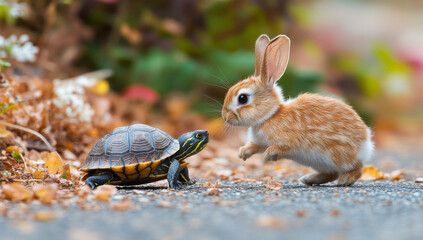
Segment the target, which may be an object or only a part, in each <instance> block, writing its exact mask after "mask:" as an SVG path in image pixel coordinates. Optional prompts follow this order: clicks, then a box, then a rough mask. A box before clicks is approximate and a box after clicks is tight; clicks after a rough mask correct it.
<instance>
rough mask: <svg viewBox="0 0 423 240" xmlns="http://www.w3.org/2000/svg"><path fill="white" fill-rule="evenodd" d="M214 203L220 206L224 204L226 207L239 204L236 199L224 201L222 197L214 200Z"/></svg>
mask: <svg viewBox="0 0 423 240" xmlns="http://www.w3.org/2000/svg"><path fill="white" fill-rule="evenodd" d="M213 203H214V204H217V205H220V206H224V207H234V206H235V205H236V204H237V202H236V201H228V200H225V201H223V200H220V199H215V200H213Z"/></svg>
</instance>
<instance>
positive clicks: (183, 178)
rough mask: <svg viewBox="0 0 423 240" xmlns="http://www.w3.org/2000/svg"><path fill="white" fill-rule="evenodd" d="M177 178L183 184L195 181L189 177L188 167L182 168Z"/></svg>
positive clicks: (191, 183)
mask: <svg viewBox="0 0 423 240" xmlns="http://www.w3.org/2000/svg"><path fill="white" fill-rule="evenodd" d="M178 180H179V181H180V182H181V183H182V184H185V185H194V184H195V183H196V182H197V181H196V180H191V179H190V178H189V173H188V167H184V168H182V170H181V172H180V173H179V178H178Z"/></svg>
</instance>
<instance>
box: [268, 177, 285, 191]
mask: <svg viewBox="0 0 423 240" xmlns="http://www.w3.org/2000/svg"><path fill="white" fill-rule="evenodd" d="M282 188H283V185H282V183H280V182H276V181H273V180H271V179H268V180H267V184H266V189H267V190H280V189H282Z"/></svg>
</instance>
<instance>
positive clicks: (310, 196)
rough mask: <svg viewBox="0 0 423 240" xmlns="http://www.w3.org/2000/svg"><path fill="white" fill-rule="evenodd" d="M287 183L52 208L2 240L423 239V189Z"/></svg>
mask: <svg viewBox="0 0 423 240" xmlns="http://www.w3.org/2000/svg"><path fill="white" fill-rule="evenodd" d="M280 182H281V183H282V184H283V186H284V188H283V189H280V190H276V191H273V190H271V191H267V190H266V185H265V183H263V182H256V183H254V184H247V183H238V184H236V183H230V182H221V184H222V185H221V186H220V187H219V196H205V195H206V194H207V193H208V191H209V190H208V189H205V188H199V187H198V185H197V186H190V187H188V188H187V189H184V190H182V191H178V192H177V191H168V190H167V189H165V188H160V187H148V186H143V187H136V188H123V189H120V190H119V193H118V194H117V195H115V196H114V197H113V199H112V200H111V203H114V202H119V201H121V200H122V198H129V199H131V200H132V202H133V208H132V209H131V210H127V211H123V212H119V211H115V210H110V209H108V204H109V203H100V206H99V207H100V208H101V210H98V211H83V210H80V208H79V207H77V206H76V205H75V204H71V205H70V207H69V208H68V209H67V210H63V209H62V208H61V207H53V209H55V208H57V209H56V210H57V211H58V212H59V218H58V219H57V220H53V221H47V222H36V221H32V220H25V217H22V216H21V217H20V218H19V219H20V220H17V219H14V220H13V218H12V219H10V218H3V217H0V236H1V237H0V239H2V240H8V239H13V240H15V239H31V240H38V239H39V240H41V239H43V240H44V239H70V240H73V239H90V240H96V239H99V240H100V239H101V240H105V239H422V236H423V225H422V223H423V197H422V196H423V191H422V188H423V184H421V185H419V184H414V183H413V182H392V181H375V182H364V181H360V182H358V183H357V184H356V185H355V186H354V187H346V188H338V187H335V186H334V185H326V186H322V187H306V186H303V185H301V184H299V183H297V182H296V181H295V180H293V179H286V180H280ZM8 207H10V208H19V207H20V205H9V206H8ZM30 208H37V209H39V208H44V207H43V206H39V205H31V207H30ZM46 209H49V208H46Z"/></svg>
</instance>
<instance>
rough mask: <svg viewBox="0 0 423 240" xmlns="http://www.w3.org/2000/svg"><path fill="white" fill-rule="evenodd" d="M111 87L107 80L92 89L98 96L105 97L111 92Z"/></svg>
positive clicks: (101, 81)
mask: <svg viewBox="0 0 423 240" xmlns="http://www.w3.org/2000/svg"><path fill="white" fill-rule="evenodd" d="M109 89H110V86H109V82H108V81H107V80H100V81H98V82H97V84H96V85H94V86H93V87H91V88H90V90H91V91H93V92H95V93H97V94H98V95H104V94H106V93H107V92H109Z"/></svg>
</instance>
